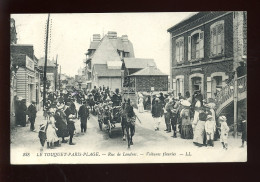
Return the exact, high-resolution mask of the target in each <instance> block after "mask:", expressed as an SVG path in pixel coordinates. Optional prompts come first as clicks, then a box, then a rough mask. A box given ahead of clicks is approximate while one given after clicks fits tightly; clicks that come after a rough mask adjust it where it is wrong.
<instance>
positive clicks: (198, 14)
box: [167, 12, 208, 32]
mask: <svg viewBox="0 0 260 182" xmlns="http://www.w3.org/2000/svg"><path fill="white" fill-rule="evenodd" d="M205 13H208V12H199V13H195V14H191V15H189V16H188V17H186V18H184V19H183V20H181V21H180V22H179V23H177V24H175V25H174V26H172V27H171V28H169V29H168V30H167V31H168V32H170V31H172V30H173V29H177V28H180V27H181V26H183V25H184V24H186V23H187V22H188V21H193V19H196V18H198V17H199V16H204V15H205Z"/></svg>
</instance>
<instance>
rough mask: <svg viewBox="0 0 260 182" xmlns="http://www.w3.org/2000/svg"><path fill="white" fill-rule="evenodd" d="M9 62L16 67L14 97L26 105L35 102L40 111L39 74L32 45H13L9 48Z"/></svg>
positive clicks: (39, 70)
mask: <svg viewBox="0 0 260 182" xmlns="http://www.w3.org/2000/svg"><path fill="white" fill-rule="evenodd" d="M10 52H11V60H12V62H13V64H14V65H16V68H17V71H16V83H15V86H14V87H15V90H16V92H15V93H16V96H17V97H20V98H23V99H26V104H27V105H29V104H30V103H31V101H35V102H36V104H37V108H38V109H40V104H39V103H40V73H41V69H40V68H39V67H38V59H37V58H36V57H35V55H34V49H33V45H21V44H15V45H11V46H10Z"/></svg>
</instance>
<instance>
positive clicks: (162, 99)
mask: <svg viewBox="0 0 260 182" xmlns="http://www.w3.org/2000/svg"><path fill="white" fill-rule="evenodd" d="M164 100H165V97H164V96H163V93H162V92H161V93H160V96H159V101H160V103H161V105H162V106H163V107H164V106H165V101H164Z"/></svg>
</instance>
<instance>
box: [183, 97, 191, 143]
mask: <svg viewBox="0 0 260 182" xmlns="http://www.w3.org/2000/svg"><path fill="white" fill-rule="evenodd" d="M181 105H182V106H183V109H182V110H181V112H180V118H181V138H183V139H193V129H192V124H191V120H190V105H191V104H190V102H188V101H187V100H183V101H182V102H181Z"/></svg>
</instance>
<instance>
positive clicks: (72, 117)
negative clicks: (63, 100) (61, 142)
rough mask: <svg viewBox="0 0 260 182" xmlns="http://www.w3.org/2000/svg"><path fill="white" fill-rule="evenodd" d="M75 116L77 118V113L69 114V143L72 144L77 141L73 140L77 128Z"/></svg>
mask: <svg viewBox="0 0 260 182" xmlns="http://www.w3.org/2000/svg"><path fill="white" fill-rule="evenodd" d="M75 118H76V115H73V114H70V115H69V116H68V130H69V136H70V141H69V144H70V145H75V143H73V142H72V139H73V136H74V132H75V130H76V128H75V121H74V120H75Z"/></svg>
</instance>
